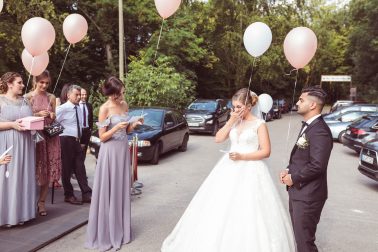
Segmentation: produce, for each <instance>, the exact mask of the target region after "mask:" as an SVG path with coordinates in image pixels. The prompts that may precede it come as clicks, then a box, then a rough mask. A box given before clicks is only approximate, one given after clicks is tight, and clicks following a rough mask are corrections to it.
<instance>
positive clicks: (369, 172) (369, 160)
mask: <svg viewBox="0 0 378 252" xmlns="http://www.w3.org/2000/svg"><path fill="white" fill-rule="evenodd" d="M358 170H359V171H360V172H361V173H362V174H364V175H365V176H368V177H369V178H372V179H374V180H375V181H378V138H376V139H374V140H371V141H369V142H367V143H366V144H365V145H364V146H363V148H362V149H361V152H360V164H359V166H358Z"/></svg>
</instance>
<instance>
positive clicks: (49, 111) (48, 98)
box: [27, 70, 62, 216]
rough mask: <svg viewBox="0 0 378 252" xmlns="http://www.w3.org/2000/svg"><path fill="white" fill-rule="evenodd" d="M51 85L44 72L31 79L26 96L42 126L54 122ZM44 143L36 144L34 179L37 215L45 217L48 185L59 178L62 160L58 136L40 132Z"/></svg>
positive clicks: (48, 75) (49, 78) (47, 73)
mask: <svg viewBox="0 0 378 252" xmlns="http://www.w3.org/2000/svg"><path fill="white" fill-rule="evenodd" d="M50 83H51V77H50V73H49V71H47V70H45V71H43V72H42V73H41V74H40V75H38V76H34V77H33V91H31V92H30V93H28V94H27V98H28V99H29V101H30V104H31V106H32V110H33V114H34V116H40V117H44V125H45V126H47V125H50V124H51V123H52V122H53V121H54V120H55V117H56V116H55V108H56V105H55V102H56V99H55V96H54V95H53V94H50V93H48V92H47V89H48V87H49V85H50ZM40 134H42V136H43V138H44V139H45V141H40V142H38V143H37V144H36V162H37V163H36V178H37V183H38V185H39V186H40V191H39V199H38V203H37V206H38V214H39V215H40V216H46V215H47V211H46V207H45V201H46V198H47V194H48V189H49V184H50V183H56V184H58V181H59V179H60V176H61V171H62V159H61V156H60V139H59V135H57V136H54V137H49V136H47V135H45V134H44V133H43V132H42V131H41V132H40Z"/></svg>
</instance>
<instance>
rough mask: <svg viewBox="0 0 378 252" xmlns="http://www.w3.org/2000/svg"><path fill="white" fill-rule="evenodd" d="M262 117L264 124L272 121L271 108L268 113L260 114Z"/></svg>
mask: <svg viewBox="0 0 378 252" xmlns="http://www.w3.org/2000/svg"><path fill="white" fill-rule="evenodd" d="M262 116H263V119H264V120H265V121H266V122H269V121H272V120H274V111H273V108H272V109H271V110H269V112H268V113H264V112H262Z"/></svg>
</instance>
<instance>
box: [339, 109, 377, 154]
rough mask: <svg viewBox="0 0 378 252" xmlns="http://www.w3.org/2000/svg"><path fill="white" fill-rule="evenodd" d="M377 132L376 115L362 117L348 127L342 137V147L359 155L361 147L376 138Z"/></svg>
mask: <svg viewBox="0 0 378 252" xmlns="http://www.w3.org/2000/svg"><path fill="white" fill-rule="evenodd" d="M377 131H378V114H372V115H367V116H363V117H362V118H361V119H359V120H357V121H356V122H354V123H352V124H351V125H349V126H348V127H347V129H346V132H345V134H344V135H343V137H342V143H343V145H345V146H347V147H349V148H351V149H352V150H355V151H356V152H357V153H360V150H361V148H362V146H363V145H364V144H365V143H367V142H369V141H370V140H372V139H374V138H376V135H377Z"/></svg>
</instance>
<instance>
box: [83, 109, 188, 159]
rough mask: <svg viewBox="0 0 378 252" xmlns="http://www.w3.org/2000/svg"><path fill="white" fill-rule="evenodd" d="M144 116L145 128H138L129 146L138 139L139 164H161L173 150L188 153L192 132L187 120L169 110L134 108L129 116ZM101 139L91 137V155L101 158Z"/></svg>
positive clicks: (176, 112)
mask: <svg viewBox="0 0 378 252" xmlns="http://www.w3.org/2000/svg"><path fill="white" fill-rule="evenodd" d="M142 114H143V115H144V124H143V125H139V126H138V127H137V128H135V130H134V131H133V132H132V133H131V134H130V135H129V137H128V138H129V143H131V140H132V138H133V136H136V137H137V138H138V160H143V161H148V162H150V163H152V164H158V163H159V157H160V155H161V154H163V153H165V152H168V151H170V150H173V149H178V150H179V151H182V152H184V151H186V149H187V144H188V140H189V128H188V124H187V123H186V120H185V118H184V116H183V115H182V114H181V113H180V112H178V111H176V110H174V109H170V108H155V107H145V108H131V109H130V110H129V115H130V116H139V115H142ZM99 148H100V139H98V138H97V139H96V136H92V138H91V142H90V151H91V153H93V154H94V155H96V157H97V155H98V150H99Z"/></svg>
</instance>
